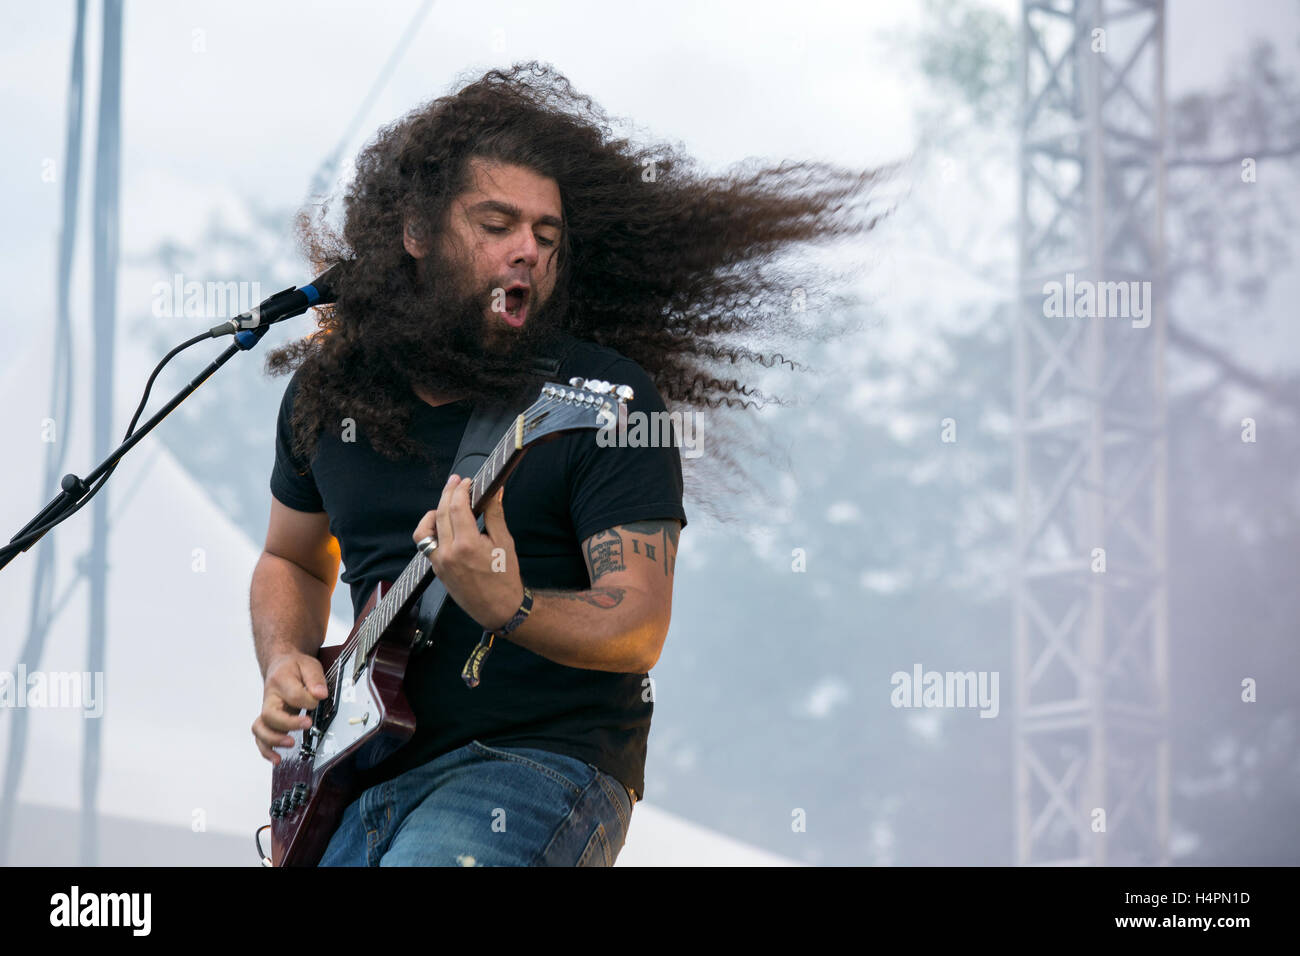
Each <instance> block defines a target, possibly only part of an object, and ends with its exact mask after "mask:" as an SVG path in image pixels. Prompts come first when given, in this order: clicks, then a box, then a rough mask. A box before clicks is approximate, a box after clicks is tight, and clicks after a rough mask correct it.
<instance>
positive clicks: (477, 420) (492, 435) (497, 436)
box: [416, 334, 578, 649]
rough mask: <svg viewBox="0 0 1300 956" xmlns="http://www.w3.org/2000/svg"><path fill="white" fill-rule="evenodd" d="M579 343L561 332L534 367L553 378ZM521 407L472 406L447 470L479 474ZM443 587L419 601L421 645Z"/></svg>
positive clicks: (429, 632)
mask: <svg viewBox="0 0 1300 956" xmlns="http://www.w3.org/2000/svg"><path fill="white" fill-rule="evenodd" d="M577 344H578V340H577V339H575V338H573V336H571V335H568V334H561V336H560V337H559V338H558V340H557V341H556V342H555V343H554V344H553V345H552V346H551V347H550V348H549V349H547V350H546V351H545V352H543V353H542V354H540V355H538V356H537V357H536V358H535V359H534V360H533V363H532V367H531V370H532V371H533V372H534V373H536V374H538V375H541V376H542V377H543V378H545V379H546V380H548V381H554V380H555V378H556V376H557V375H559V372H560V367H561V366H562V365H563V363H564V360H565V358H567V357H568V355H569V352H570V351H571V350H572V349H573V347H574V346H575V345H577ZM522 410H523V409H514V408H511V407H509V406H508V405H494V404H487V403H484V402H475V403H474V405H473V407H472V409H471V410H470V415H469V421H468V422H467V423H466V424H465V432H464V434H463V435H461V438H460V446H459V447H458V448H457V449H456V456H455V458H453V459H452V463H451V469H450V470H449V471H448V472H447V474H448V475H460V476H461V477H472V476H474V475H475V474H477V473H478V470H479V468H481V467H482V466H483V462H485V461H487V458H488V455H490V454H492V452H493V451H494V450H495V449H496V446H497V442H499V441H500V440H501V435H502V434H503V433H504V432H505V430H506V429H507V428H508V427H510V424H511V423H512V422H513V421H514V420H515V418H516V417H517V416H518V415H519V412H520V411H522ZM478 529H479V531H482V530H483V516H482V515H479V516H478ZM441 590H442V587H441V585H440V584H439V583H438V582H437V581H436V580H435V581H434V583H433V585H432V586H431V587H430V588H429V591H427V592H426V594H425V597H424V598H422V599H421V601H420V603H419V607H418V610H417V612H416V621H417V626H418V627H419V628H420V630H421V632H422V633H423V634H424V635H425V639H424V642H423V643H422V646H421V649H423V647H427V646H428V641H429V640H430V639H431V638H432V636H433V626H434V623H435V621H436V618H437V612H438V609H439V608H440V607H441V606H442V602H441V601H440V600H437V597H436V596H437V594H438V592H440V591H441ZM429 592H433V593H429Z"/></svg>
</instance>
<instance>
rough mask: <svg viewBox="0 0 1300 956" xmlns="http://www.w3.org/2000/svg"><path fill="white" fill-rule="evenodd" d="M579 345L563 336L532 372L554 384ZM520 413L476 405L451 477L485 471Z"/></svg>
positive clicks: (453, 463)
mask: <svg viewBox="0 0 1300 956" xmlns="http://www.w3.org/2000/svg"><path fill="white" fill-rule="evenodd" d="M576 344H577V340H576V339H574V338H573V337H572V336H568V335H565V336H563V337H562V338H561V339H560V340H559V341H558V342H557V343H555V345H554V347H553V348H551V349H549V350H548V351H547V352H546V353H545V354H544V355H539V356H538V357H536V358H535V359H534V360H533V364H532V371H533V372H534V373H536V374H537V375H541V376H542V377H543V378H545V379H547V380H552V381H553V380H554V379H555V377H556V376H557V375H558V374H559V372H560V366H561V365H562V364H563V362H564V359H565V358H566V357H567V356H568V354H569V351H570V350H571V349H572V348H573V346H574V345H576ZM561 384H563V383H561ZM520 411H522V409H514V408H510V407H509V406H506V405H488V404H485V403H483V402H477V403H475V405H474V407H473V410H472V411H471V412H470V416H469V422H468V423H467V424H466V425H465V433H464V434H463V435H462V436H461V439H460V447H459V448H457V449H456V457H455V458H454V459H453V461H452V464H451V471H449V472H447V474H449V475H460V476H461V477H473V476H474V475H476V474H477V473H478V470H479V469H480V468H481V467H483V462H485V461H487V458H488V455H490V454H492V452H493V451H494V450H495V449H496V447H497V442H499V441H500V440H501V435H502V434H503V433H504V432H505V430H506V428H507V427H508V426H509V425H510V423H511V422H513V421H514V420H515V417H516V416H517V415H518V414H519V412H520ZM482 528H483V519H482V517H481V516H480V518H479V530H482Z"/></svg>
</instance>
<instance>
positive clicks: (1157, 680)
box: [1014, 0, 1169, 865]
mask: <svg viewBox="0 0 1300 956" xmlns="http://www.w3.org/2000/svg"><path fill="white" fill-rule="evenodd" d="M1021 26H1022V31H1021V35H1022V43H1023V47H1022V54H1021V67H1022V71H1021V94H1022V100H1021V120H1022V126H1021V146H1020V175H1021V188H1020V225H1019V228H1020V276H1019V297H1018V322H1017V327H1016V405H1017V407H1016V419H1017V430H1016V497H1017V503H1018V512H1019V521H1018V529H1017V571H1016V580H1015V588H1014V595H1015V599H1014V616H1015V663H1014V667H1015V671H1016V701H1015V714H1016V731H1015V736H1016V758H1015V767H1016V770H1015V773H1016V798H1015V802H1016V838H1017V846H1016V860H1017V862H1018V863H1020V864H1091V865H1105V864H1116V865H1125V864H1165V863H1167V862H1168V842H1169V738H1168V728H1167V715H1168V702H1169V684H1168V614H1167V598H1166V578H1165V571H1166V566H1167V564H1166V525H1165V507H1166V504H1165V484H1166V467H1167V466H1166V438H1165V377H1164V351H1165V334H1166V331H1165V311H1164V310H1165V305H1166V303H1165V296H1164V235H1163V232H1164V204H1165V169H1164V156H1163V151H1162V147H1163V144H1164V142H1165V135H1164V133H1165V99H1164V72H1165V71H1164V34H1165V5H1164V2H1163V0H1026V2H1025V3H1024V6H1023V11H1022V21H1021ZM1054 283H1059V284H1060V285H1059V291H1060V296H1059V297H1054V296H1053V295H1052V294H1051V293H1053V292H1055V291H1056V290H1057V287H1056V286H1053V285H1052V284H1054ZM1144 283H1145V285H1144ZM1148 292H1149V295H1148ZM1134 293H1137V294H1138V295H1140V296H1141V298H1140V299H1139V298H1137V297H1135V296H1134ZM1090 296H1091V297H1090ZM1058 306H1062V307H1063V308H1064V309H1065V310H1066V311H1065V314H1059V311H1058V308H1057V307H1058ZM1143 308H1145V310H1146V311H1145V315H1142V314H1140V313H1141V310H1142V309H1143Z"/></svg>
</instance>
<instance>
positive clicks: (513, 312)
mask: <svg viewBox="0 0 1300 956" xmlns="http://www.w3.org/2000/svg"><path fill="white" fill-rule="evenodd" d="M531 297H532V290H531V289H530V288H529V287H528V286H526V285H523V284H522V283H516V284H515V285H512V286H510V287H509V288H508V289H506V301H505V306H506V310H505V312H504V313H503V314H502V316H501V318H503V319H505V321H506V324H507V325H511V326H513V327H515V328H516V329H517V328H519V327H520V326H522V325H523V324H524V320H525V319H526V318H528V301H529V299H530V298H531Z"/></svg>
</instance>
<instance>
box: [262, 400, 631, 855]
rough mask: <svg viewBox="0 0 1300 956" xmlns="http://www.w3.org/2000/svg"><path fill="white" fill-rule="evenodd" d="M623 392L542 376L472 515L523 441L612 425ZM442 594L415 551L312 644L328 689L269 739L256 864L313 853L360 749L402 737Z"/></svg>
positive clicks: (473, 496) (342, 797)
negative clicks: (349, 619) (340, 627)
mask: <svg viewBox="0 0 1300 956" xmlns="http://www.w3.org/2000/svg"><path fill="white" fill-rule="evenodd" d="M630 398H632V389H631V388H630V387H628V386H626V385H611V384H610V383H609V382H603V381H599V380H594V379H593V380H588V379H582V378H572V379H570V380H569V384H568V386H564V385H557V384H555V383H552V382H548V383H547V384H546V385H544V386H543V387H542V390H541V394H540V395H539V396H538V399H537V401H535V402H534V403H533V404H532V405H531V406H529V408H528V409H527V411H525V412H524V413H523V414H521V415H519V416H517V417H516V418H515V420H514V423H513V424H512V426H511V427H510V428H508V429H507V430H506V433H505V434H504V435H503V436H502V437H501V440H500V441H499V442H497V445H496V448H495V450H494V451H493V452H492V454H491V455H489V456H488V457H487V460H486V461H485V462H484V463H483V466H482V467H481V468H480V469H479V470H478V473H477V474H475V476H474V484H473V487H472V489H471V491H470V507H471V508H472V509H473V512H474V515H475V517H478V516H480V515H481V514H482V512H483V507H484V503H485V502H486V501H487V500H488V496H489V495H492V494H495V493H496V491H497V489H498V488H500V487H501V485H502V484H503V483H504V482H505V480H506V478H507V477H508V476H509V474H510V472H511V471H512V470H513V469H514V467H515V466H516V465H517V464H518V463H519V460H520V459H521V458H522V457H523V455H524V452H526V451H527V450H528V448H529V447H531V446H533V445H536V444H540V443H541V442H544V441H547V440H549V439H552V438H555V437H557V436H558V435H559V434H560V433H561V432H567V431H575V430H579V429H588V428H591V429H600V428H605V427H607V426H612V425H613V424H614V422H616V421H617V416H618V409H617V406H618V405H621V404H622V403H624V402H626V401H627V400H628V399H630ZM426 592H428V593H426ZM439 592H441V593H440V594H439ZM421 599H423V600H421ZM446 600H447V592H446V589H445V588H443V587H442V585H441V583H440V582H437V581H436V575H435V574H434V571H433V566H432V565H431V564H430V563H429V559H428V558H426V557H425V556H424V555H423V554H421V553H418V552H417V553H416V555H415V557H414V558H413V559H412V560H411V562H410V563H409V564H408V565H407V566H406V569H405V570H404V571H403V572H402V573H401V574H400V575H399V576H398V578H397V580H396V581H394V582H393V583H391V584H390V583H388V582H386V581H383V582H380V583H379V585H378V586H376V588H375V590H374V592H373V593H372V594H371V595H370V597H369V599H368V600H367V601H366V604H365V606H364V607H363V608H362V610H361V614H360V615H359V616H358V617H357V621H356V624H355V625H354V626H353V628H352V631H351V632H350V633H349V634H348V637H347V640H346V641H344V642H343V643H342V644H336V645H334V646H331V647H322V648H321V649H320V652H319V654H318V657H319V659H320V662H321V666H322V668H323V669H324V671H325V681H326V686H327V687H328V688H329V696H328V697H326V698H325V699H324V700H322V701H321V702H320V703H319V704H318V705H317V706H316V709H315V711H314V712H313V714H312V725H311V726H310V727H308V728H306V730H301V729H300V730H294V731H292V732H291V733H290V734H289V736H291V737H293V739H294V743H293V745H292V746H289V747H277V748H275V749H276V751H277V752H278V753H279V754H280V757H281V759H280V763H279V765H278V766H275V767H274V768H272V770H271V823H270V824H269V825H268V826H269V829H270V830H271V855H270V856H269V857H268V856H267V855H266V853H265V852H264V851H263V849H262V842H261V834H262V830H265V829H268V826H262V827H259V828H258V830H257V833H256V834H254V840H255V841H256V843H257V853H258V856H259V857H260V858H261V860H262V864H263V865H264V866H314V865H316V864H317V863H318V862H320V859H321V857H322V856H324V854H325V848H326V846H328V844H329V841H330V838H331V837H332V836H333V834H334V831H335V830H336V829H337V828H338V825H339V821H340V820H341V819H342V817H343V811H344V810H345V809H346V808H347V807H348V805H349V804H350V803H351V802H352V801H353V800H355V799H356V798H357V796H358V795H359V792H360V791H359V789H358V787H357V785H356V781H355V776H356V772H357V767H358V760H359V759H360V758H363V757H364V763H362V764H361V766H365V767H373V766H374V765H375V764H377V763H379V761H380V760H382V759H384V758H385V757H387V756H388V755H389V754H391V753H392V752H393V751H395V750H397V749H398V748H399V747H400V746H402V745H403V744H404V743H406V742H407V740H409V739H410V737H411V734H412V733H414V731H415V715H414V714H413V713H412V711H411V707H410V705H409V704H408V703H407V700H406V696H405V694H404V693H403V689H402V685H403V682H404V680H405V677H406V666H407V662H408V660H409V659H410V656H411V653H412V651H413V650H414V649H416V648H417V647H418V646H422V645H424V644H427V643H428V641H429V640H430V639H431V636H432V623H431V622H434V621H436V619H437V614H438V612H439V611H440V610H441V608H442V606H443V605H444V604H445V602H446ZM417 603H419V604H421V608H420V615H419V619H418V620H417V619H416V616H415V614H414V611H415V608H416V605H417Z"/></svg>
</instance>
